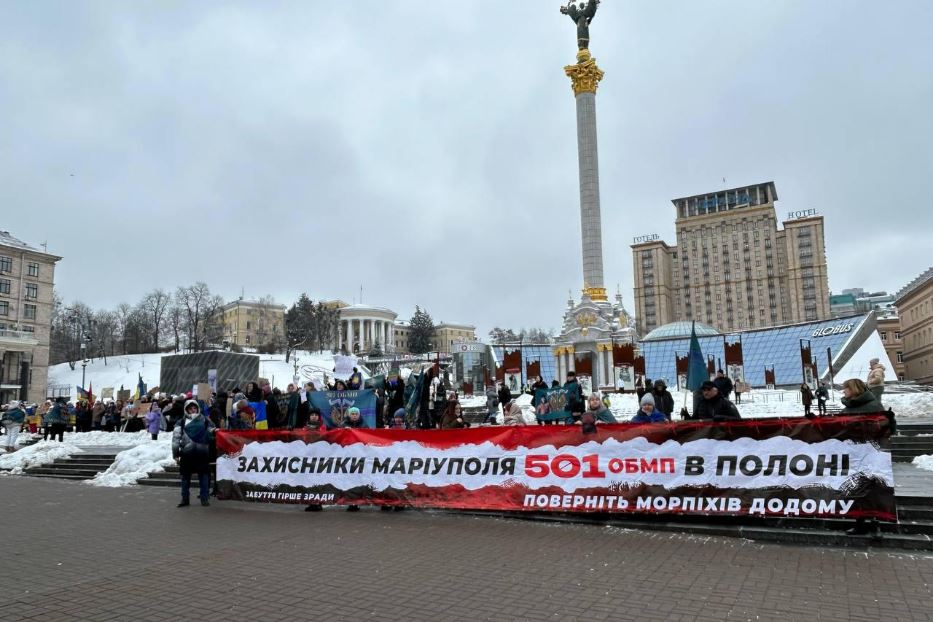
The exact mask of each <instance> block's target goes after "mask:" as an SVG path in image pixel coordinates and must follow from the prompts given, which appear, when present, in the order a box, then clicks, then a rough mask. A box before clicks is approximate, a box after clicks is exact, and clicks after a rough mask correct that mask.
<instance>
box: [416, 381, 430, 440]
mask: <svg viewBox="0 0 933 622" xmlns="http://www.w3.org/2000/svg"><path fill="white" fill-rule="evenodd" d="M433 380H434V369H433V368H429V369H428V370H427V371H422V372H421V378H419V379H418V385H417V387H416V390H418V389H420V390H421V393H420V394H419V395H418V429H420V430H428V429H430V428H431V427H432V426H431V408H432V406H433V404H432V403H431V383H432V381H433Z"/></svg>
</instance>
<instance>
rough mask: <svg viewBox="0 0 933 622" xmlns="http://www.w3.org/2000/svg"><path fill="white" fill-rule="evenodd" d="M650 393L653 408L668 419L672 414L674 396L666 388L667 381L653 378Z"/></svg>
mask: <svg viewBox="0 0 933 622" xmlns="http://www.w3.org/2000/svg"><path fill="white" fill-rule="evenodd" d="M651 395H652V396H653V397H654V403H655V408H656V409H657V410H660V411H661V412H662V413H664V414H665V415H667V418H668V420H670V419H671V418H672V417H673V416H674V396H673V395H671V392H670V391H668V390H667V383H665V382H664V381H663V380H660V379H659V380H655V381H654V386H653V387H652V389H651Z"/></svg>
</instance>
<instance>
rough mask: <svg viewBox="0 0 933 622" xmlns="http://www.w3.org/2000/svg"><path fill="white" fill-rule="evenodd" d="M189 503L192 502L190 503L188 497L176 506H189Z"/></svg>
mask: <svg viewBox="0 0 933 622" xmlns="http://www.w3.org/2000/svg"><path fill="white" fill-rule="evenodd" d="M189 505H191V504H190V503H188V500H187V499H182V502H181V503H179V504H178V505H176V506H175V507H177V508H183V507H187V506H189Z"/></svg>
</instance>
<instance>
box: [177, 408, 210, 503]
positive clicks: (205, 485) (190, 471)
mask: <svg viewBox="0 0 933 622" xmlns="http://www.w3.org/2000/svg"><path fill="white" fill-rule="evenodd" d="M214 430H215V428H214V424H213V423H211V421H210V419H208V418H207V417H205V416H204V415H203V414H202V413H201V406H200V405H199V404H198V403H197V402H196V401H194V400H188V401H187V402H185V418H184V419H183V420H181V421H179V422H178V423H177V424H176V425H175V430H174V431H173V432H172V457H173V458H175V461H176V462H178V466H179V471H180V472H181V503H179V504H178V507H180V508H182V507H185V506H188V505H190V502H189V499H190V494H191V476H192V475H194V474H197V476H198V487H199V491H198V492H199V497H200V498H201V505H203V506H208V505H210V501H209V500H208V497H209V495H210V478H211V470H210V445H211V443H212V442H213V440H214Z"/></svg>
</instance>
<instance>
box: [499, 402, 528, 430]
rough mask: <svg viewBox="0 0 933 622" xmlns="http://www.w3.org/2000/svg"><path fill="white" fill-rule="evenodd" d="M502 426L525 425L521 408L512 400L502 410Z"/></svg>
mask: <svg viewBox="0 0 933 622" xmlns="http://www.w3.org/2000/svg"><path fill="white" fill-rule="evenodd" d="M502 412H503V413H504V414H503V415H502V425H525V418H524V417H523V416H522V407H521V406H519V405H518V403H517V402H516V401H515V400H512V401H510V402H509V403H508V405H507V406H506V407H505V408H503V409H502Z"/></svg>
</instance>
